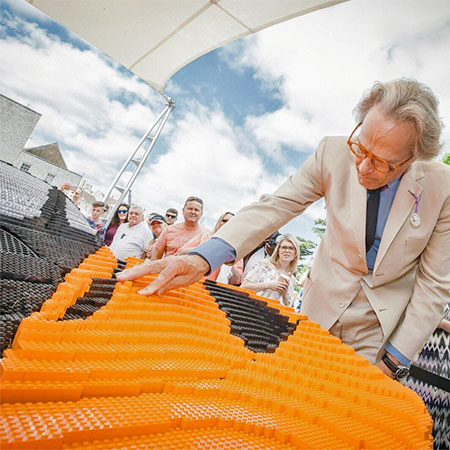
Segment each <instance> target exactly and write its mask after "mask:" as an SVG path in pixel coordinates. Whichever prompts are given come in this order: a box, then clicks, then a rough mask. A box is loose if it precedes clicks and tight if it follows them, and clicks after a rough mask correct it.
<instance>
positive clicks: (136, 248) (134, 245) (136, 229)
mask: <svg viewBox="0 0 450 450" xmlns="http://www.w3.org/2000/svg"><path fill="white" fill-rule="evenodd" d="M143 220H144V211H143V210H142V208H141V207H139V206H135V205H133V206H131V207H130V209H129V211H128V222H127V223H123V224H122V225H120V226H119V228H118V229H117V231H116V234H115V235H114V239H113V241H112V243H111V246H110V249H111V251H112V252H113V253H114V256H115V257H116V258H117V259H119V260H121V261H124V260H125V259H126V258H128V257H129V256H137V257H139V258H140V257H141V256H142V253H143V252H144V249H145V247H146V246H147V244H148V243H149V242H150V241H151V240H152V239H153V235H152V232H151V231H150V228H149V227H148V225H147V224H146V223H145V222H143Z"/></svg>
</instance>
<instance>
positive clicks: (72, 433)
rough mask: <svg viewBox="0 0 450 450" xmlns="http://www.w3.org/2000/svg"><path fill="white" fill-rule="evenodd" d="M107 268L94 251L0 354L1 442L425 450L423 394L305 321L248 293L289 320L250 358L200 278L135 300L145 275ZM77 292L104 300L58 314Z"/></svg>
mask: <svg viewBox="0 0 450 450" xmlns="http://www.w3.org/2000/svg"><path fill="white" fill-rule="evenodd" d="M140 262H141V261H140V260H137V259H135V258H129V259H128V266H132V265H134V264H137V263H140ZM115 271H117V261H116V260H115V259H114V258H113V256H112V254H111V253H110V251H109V250H108V249H107V248H103V249H100V250H98V251H97V252H96V253H95V254H92V255H90V256H89V257H87V258H86V259H85V260H84V261H83V263H82V264H80V266H79V267H78V268H75V269H72V271H71V272H70V273H68V274H67V275H66V276H65V281H64V282H63V283H61V284H60V285H59V286H58V288H57V290H56V292H55V293H54V294H53V295H52V296H51V297H50V298H49V299H48V300H47V301H46V302H45V303H44V304H43V305H42V308H41V310H40V311H39V312H33V313H32V314H31V315H30V316H29V317H27V318H25V319H24V320H22V322H21V324H20V326H19V329H18V331H17V333H16V336H15V339H14V342H13V345H12V348H10V349H8V350H6V351H5V353H4V355H5V357H4V358H3V360H2V361H1V397H2V402H3V404H2V416H1V426H0V439H1V442H0V444H1V448H2V449H13V448H80V449H81V448H83V449H88V448H92V449H106V448H108V449H109V448H130V449H131V448H143V449H144V448H149V449H150V448H165V449H186V448H196V449H208V448H210V449H219V448H230V449H231V448H244V449H250V448H260V449H272V448H273V449H278V448H279V449H291V448H300V449H395V450H398V449H431V448H432V438H431V435H430V431H431V425H432V423H431V419H430V417H429V415H428V413H427V412H426V409H425V407H424V404H423V402H422V400H421V399H420V398H419V397H418V396H417V395H416V394H415V393H414V392H413V391H411V390H410V389H408V388H405V387H403V386H401V385H400V384H399V383H397V382H395V381H393V380H391V379H389V378H387V377H385V376H384V375H383V374H382V373H381V372H380V371H379V370H378V369H377V368H375V367H373V366H371V365H370V364H369V363H368V362H367V361H366V360H365V359H364V358H362V357H361V356H359V355H357V354H355V353H354V351H353V349H351V348H350V347H348V346H345V345H343V344H342V343H341V342H340V341H339V340H338V339H336V338H335V337H333V336H331V335H330V334H329V333H328V332H327V331H325V330H322V329H321V328H320V327H319V325H318V324H316V323H314V322H311V321H309V320H308V319H307V317H305V316H300V315H298V314H295V313H293V312H292V310H290V309H289V308H287V307H283V306H281V305H279V304H278V303H276V302H274V301H272V300H268V299H263V298H260V297H255V296H252V295H250V296H249V297H248V302H249V303H248V304H249V305H251V304H252V302H253V303H254V305H255V308H256V307H261V306H264V305H266V306H267V308H269V309H271V310H277V314H278V313H279V314H281V315H282V316H284V317H285V319H276V321H277V320H278V322H277V323H281V322H282V321H286V322H289V323H290V324H291V325H292V326H288V327H287V329H288V330H289V333H292V334H289V333H284V334H283V338H282V339H279V342H278V346H277V347H276V348H271V349H270V350H271V351H272V352H271V353H269V352H262V353H257V352H255V351H252V350H250V349H249V347H251V346H249V345H248V344H249V342H246V341H245V336H244V337H240V336H239V333H237V334H232V333H231V328H232V326H233V325H232V322H230V319H229V318H228V317H227V311H224V310H222V309H221V308H220V306H221V305H220V304H219V301H218V300H217V299H216V298H215V297H213V296H212V295H210V293H209V290H208V288H207V286H205V285H204V284H203V283H197V284H195V285H192V286H190V287H189V288H181V289H177V290H174V291H171V292H169V293H167V294H166V295H163V296H160V297H156V296H152V297H143V296H141V295H138V294H137V293H136V292H137V291H138V290H139V289H140V288H141V287H142V286H144V285H146V284H147V283H148V282H150V281H151V279H152V276H146V277H143V278H142V279H140V280H137V281H135V282H118V283H116V284H115V285H114V281H113V280H112V276H113V273H114V272H115ZM93 279H95V280H94V281H93ZM99 280H101V281H99ZM106 280H110V281H109V282H108V281H106ZM93 283H94V284H93ZM108 284H109V285H111V286H114V290H112V294H111V297H110V298H109V299H107V297H108V295H109V294H108V295H106V294H104V293H105V292H111V289H109V288H108V287H107V285H108ZM93 285H94V286H96V289H95V290H94V291H95V292H94V293H93V294H92V296H89V292H90V289H91V286H93ZM99 286H103V288H102V289H103V290H102V289H100V288H99ZM219 286H220V285H219ZM99 292H100V293H101V292H103V294H101V295H103V297H102V296H100V297H99ZM230 292H231V293H232V292H235V293H236V299H239V298H242V293H243V292H244V293H245V292H246V291H244V290H242V289H236V290H231V289H228V294H227V296H228V297H227V298H228V299H230V298H232V295H231V294H230ZM247 293H248V292H247ZM222 297H223V296H222ZM80 298H83V299H85V301H87V300H86V299H91V298H94V299H102V298H103V299H105V301H104V304H103V305H100V307H99V309H97V310H96V311H95V312H93V313H91V314H89V315H86V316H83V317H82V318H78V319H73V320H62V319H63V318H64V317H65V316H66V314H67V311H68V310H70V308H73V306H74V305H76V304H77V300H78V304H79V299H80ZM106 300H107V301H106ZM227 304H228V303H227ZM66 319H67V317H66ZM232 320H233V319H232ZM238 320H241V319H240V318H238ZM271 320H272V319H271ZM274 320H275V319H274ZM255 326H256V327H257V324H256V325H255ZM262 328H264V327H262ZM238 331H240V330H238ZM247 337H248V336H247ZM269 339H273V336H272V335H269ZM246 345H247V346H246ZM261 348H263V347H261ZM267 350H268V351H269V349H267Z"/></svg>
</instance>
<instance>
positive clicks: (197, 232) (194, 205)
mask: <svg viewBox="0 0 450 450" xmlns="http://www.w3.org/2000/svg"><path fill="white" fill-rule="evenodd" d="M202 215H203V200H202V199H201V198H198V197H188V198H187V199H186V202H185V203H184V207H183V217H184V222H182V223H176V224H174V225H170V226H169V227H167V228H166V229H165V230H164V231H163V232H162V233H161V235H160V236H159V238H158V240H157V241H156V243H155V245H154V246H153V250H152V258H151V259H152V260H155V259H161V258H162V257H163V256H170V255H177V254H179V252H180V250H181V249H182V248H183V247H185V245H186V244H187V243H189V242H190V241H191V242H194V241H195V245H192V247H196V246H197V245H199V244H201V243H202V242H205V241H206V240H208V239H209V237H210V234H211V233H210V232H209V231H208V230H207V229H206V228H205V227H203V226H202V225H200V224H199V223H198V222H199V220H200V219H201V217H202ZM189 247H191V246H190V245H189Z"/></svg>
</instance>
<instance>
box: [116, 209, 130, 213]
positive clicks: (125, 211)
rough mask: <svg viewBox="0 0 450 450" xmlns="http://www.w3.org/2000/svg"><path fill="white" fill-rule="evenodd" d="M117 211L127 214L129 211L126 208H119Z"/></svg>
mask: <svg viewBox="0 0 450 450" xmlns="http://www.w3.org/2000/svg"><path fill="white" fill-rule="evenodd" d="M117 212H118V213H119V214H126V213H127V212H128V210H126V209H118V210H117Z"/></svg>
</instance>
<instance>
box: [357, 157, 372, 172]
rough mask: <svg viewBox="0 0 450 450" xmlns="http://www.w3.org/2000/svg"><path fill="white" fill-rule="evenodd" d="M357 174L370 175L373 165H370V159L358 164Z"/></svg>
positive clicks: (367, 158)
mask: <svg viewBox="0 0 450 450" xmlns="http://www.w3.org/2000/svg"><path fill="white" fill-rule="evenodd" d="M359 172H360V173H361V174H366V173H372V172H373V165H372V159H371V158H369V157H366V158H364V159H363V160H362V161H361V162H360V163H359Z"/></svg>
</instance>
